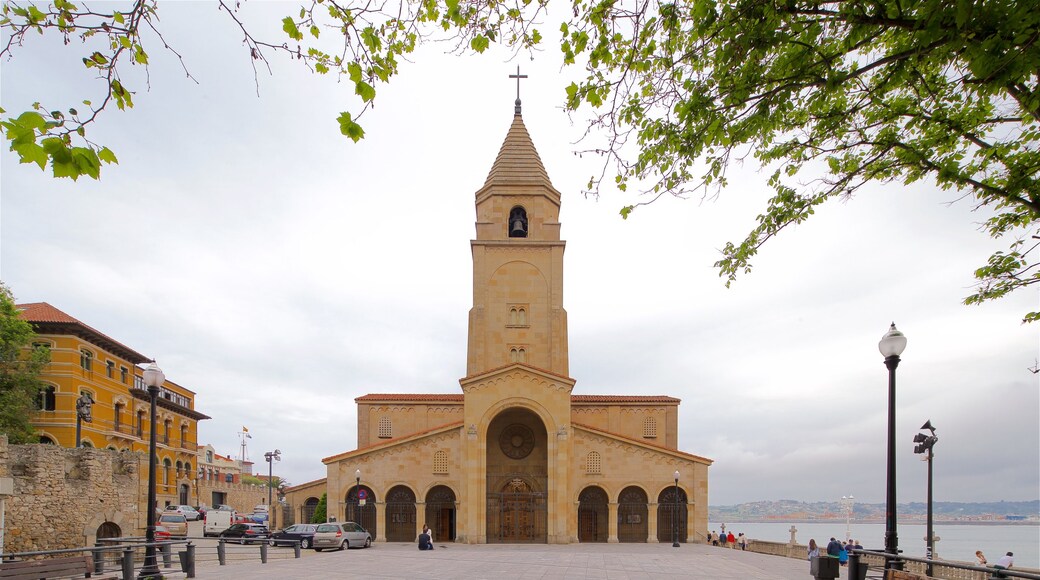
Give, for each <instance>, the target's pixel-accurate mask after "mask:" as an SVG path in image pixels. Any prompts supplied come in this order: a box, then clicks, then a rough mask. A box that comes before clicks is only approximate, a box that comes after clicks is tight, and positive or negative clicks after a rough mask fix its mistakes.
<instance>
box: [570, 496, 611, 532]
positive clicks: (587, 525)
mask: <svg viewBox="0 0 1040 580" xmlns="http://www.w3.org/2000/svg"><path fill="white" fill-rule="evenodd" d="M609 517H610V509H609V508H608V507H607V492H605V491H603V489H601V488H599V487H596V486H592V487H586V488H585V489H583V490H581V495H579V496H578V541H579V542H606V541H607V537H608V536H609V535H610V530H609V528H608V525H609V524H608V522H609V520H608V519H607V518H609Z"/></svg>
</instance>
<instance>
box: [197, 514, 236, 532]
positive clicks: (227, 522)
mask: <svg viewBox="0 0 1040 580" xmlns="http://www.w3.org/2000/svg"><path fill="white" fill-rule="evenodd" d="M233 517H234V512H229V511H225V510H216V509H213V510H209V511H208V512H206V519H205V521H204V522H203V524H202V535H203V536H205V537H207V538H209V537H211V536H219V535H220V532H223V531H224V530H226V529H228V528H230V527H231V525H232V524H234V523H235V522H233V521H231V520H232V518H233Z"/></svg>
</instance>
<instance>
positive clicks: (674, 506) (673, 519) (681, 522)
mask: <svg viewBox="0 0 1040 580" xmlns="http://www.w3.org/2000/svg"><path fill="white" fill-rule="evenodd" d="M686 527H687V526H686V490H684V489H682V488H679V495H678V500H676V495H675V487H674V486H672V487H669V488H666V489H664V490H662V491H661V494H660V495H658V496H657V541H658V542H671V541H679V542H683V543H685V542H686ZM673 528H674V530H675V531H674V534H675V535H672V534H673V531H672V530H673Z"/></svg>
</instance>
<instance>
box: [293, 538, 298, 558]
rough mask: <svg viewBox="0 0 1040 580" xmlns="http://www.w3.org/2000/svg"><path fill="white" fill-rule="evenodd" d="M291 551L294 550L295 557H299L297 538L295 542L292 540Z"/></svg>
mask: <svg viewBox="0 0 1040 580" xmlns="http://www.w3.org/2000/svg"><path fill="white" fill-rule="evenodd" d="M293 551H294V552H296V558H297V559H299V557H300V541H299V540H296V541H295V542H293Z"/></svg>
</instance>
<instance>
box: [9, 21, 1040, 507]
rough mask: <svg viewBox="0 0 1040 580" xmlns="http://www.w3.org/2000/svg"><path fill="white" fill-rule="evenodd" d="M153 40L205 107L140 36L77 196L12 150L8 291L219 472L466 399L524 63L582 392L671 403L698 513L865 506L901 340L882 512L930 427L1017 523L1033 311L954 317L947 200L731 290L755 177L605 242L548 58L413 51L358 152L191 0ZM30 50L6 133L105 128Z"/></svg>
mask: <svg viewBox="0 0 1040 580" xmlns="http://www.w3.org/2000/svg"><path fill="white" fill-rule="evenodd" d="M295 6H297V5H296V4H293V3H255V2H247V3H245V7H244V15H243V17H244V18H246V19H247V21H248V22H250V23H251V26H253V29H254V30H255V31H256V32H257V33H259V34H267V36H268V38H273V37H274V35H275V34H277V31H278V30H279V28H280V25H279V22H278V21H279V20H280V19H281V17H282V16H285V15H289V14H292V13H294V12H295V11H296V9H295V8H294V7H295ZM160 14H161V15H162V26H163V31H164V34H165V37H166V40H167V41H168V42H169V43H170V45H171V46H173V47H174V48H175V49H176V50H177V51H178V52H179V53H180V54H181V55H183V57H184V62H185V65H186V66H187V68H188V69H189V71H190V72H191V74H192V76H193V77H194V78H195V79H197V81H198V84H196V83H195V82H193V81H192V80H190V79H188V78H186V76H185V74H184V71H183V70H182V69H181V64H180V63H179V61H178V60H177V59H176V57H174V55H172V54H171V53H169V52H164V51H163V50H162V48H161V45H160V44H158V43H156V41H155V39H154V38H153V39H151V44H150V49H151V50H150V60H151V63H152V65H151V67H150V69H149V71H148V73H149V76H148V78H147V79H146V78H145V76H144V75H143V73H144V71H143V69H140V68H139V67H138V69H137V70H134V71H130V72H129V74H127V78H126V79H125V81H124V82H125V84H127V85H129V86H130V87H131V88H133V89H134V90H135V91H136V94H135V96H134V102H135V107H134V108H133V109H132V110H128V111H125V112H119V111H117V110H115V109H114V108H113V109H112V110H111V111H110V112H107V113H105V114H104V115H103V117H102V119H101V122H100V124H99V125H97V126H96V127H94V128H92V129H91V133H90V135H91V137H92V138H93V139H94V140H95V141H96V142H98V143H102V144H104V145H107V146H108V147H110V148H111V149H112V150H113V151H114V152H115V153H116V155H117V156H118V157H119V161H120V164H119V165H118V166H107V167H105V169H104V174H103V179H102V180H101V181H99V182H94V181H92V180H89V179H87V178H84V179H81V180H80V181H79V182H78V183H74V182H72V181H70V180H67V179H64V180H55V179H53V178H51V177H49V174H48V173H44V172H41V171H40V170H39V169H38V168H37V167H36V166H28V165H18V163H17V160H16V158H15V157H14V155H13V154H12V153H11V152H9V151H7V146H6V144H5V145H4V146H3V152H2V153H0V162H2V183H0V187H2V198H0V201H2V205H0V210H2V211H0V220H2V221H0V226H2V232H0V236H2V237H0V268H2V269H0V275H2V279H3V281H4V282H5V283H7V284H8V285H9V286H10V288H11V289H12V291H13V292H14V294H15V296H16V298H17V299H18V300H19V301H20V302H37V301H45V302H49V303H50V304H52V305H54V306H55V307H57V308H59V309H61V310H63V311H65V312H67V313H68V314H70V315H72V316H74V317H76V318H77V319H79V320H81V321H83V322H84V323H86V324H89V325H91V326H93V327H94V328H96V329H98V330H100V331H102V332H104V333H106V334H108V335H109V336H111V337H113V338H115V339H116V340H119V341H120V342H122V343H124V344H126V345H127V346H130V347H131V348H133V349H135V350H137V351H139V352H141V353H143V354H145V355H147V356H150V357H154V358H155V359H156V361H157V362H158V364H159V365H160V366H161V367H162V369H163V370H164V371H165V373H166V376H167V377H168V378H169V379H170V380H173V381H175V382H177V383H178V384H180V385H183V386H184V387H186V388H188V389H191V390H193V391H195V392H196V393H197V396H196V399H195V400H196V408H197V409H198V410H199V411H201V412H203V413H206V414H208V415H210V416H212V417H213V418H212V419H211V420H208V421H203V422H200V424H199V442H200V443H202V444H206V443H211V444H213V445H214V446H215V447H216V448H217V450H218V451H219V452H221V453H228V454H232V455H237V453H238V436H237V433H238V432H239V431H240V430H241V428H242V426H247V427H249V430H250V433H251V434H252V435H253V438H252V439H251V440H249V456H250V458H251V459H252V460H253V461H255V462H256V463H257V471H260V472H264V473H266V470H267V466H266V465H263V463H264V458H263V454H264V452H265V451H270V450H273V449H275V448H278V449H280V450H281V451H282V462H281V463H280V464H277V465H276V467H275V473H276V474H279V475H283V476H284V477H286V478H287V479H289V481H290V482H291V483H294V484H295V483H303V482H306V481H310V480H313V479H317V478H320V477H324V475H325V470H324V465H323V464H322V463H321V459H322V458H323V457H327V456H330V455H333V454H336V453H341V452H344V451H349V450H352V449H354V448H355V447H356V439H357V435H356V434H357V429H356V405H355V404H354V398H355V397H358V396H361V395H364V394H366V393H460V392H461V390H460V388H459V383H458V380H459V379H460V378H462V377H463V376H464V374H465V372H466V332H467V313H468V310H469V308H470V306H471V305H472V295H471V292H472V278H471V276H472V272H471V267H472V262H471V256H470V250H469V240H471V239H472V238H473V237H474V236H475V231H474V221H475V215H474V197H473V195H474V193H475V192H476V190H477V189H479V188H480V187H481V185H483V183H484V179H485V178H486V176H487V174H488V171H489V170H490V168H491V163H492V162H493V160H494V158H495V156H496V155H497V153H498V150H499V147H500V146H501V144H502V141H503V140H504V138H505V135H506V131H507V129H508V127H509V125H510V123H511V121H512V114H513V99H514V97H515V94H514V93H515V91H516V85H515V83H514V81H512V80H510V79H509V78H508V75H509V74H510V73H513V72H515V70H516V66H517V64H520V66H521V67H522V72H524V73H525V74H528V75H529V77H530V78H529V79H528V80H526V81H524V84H523V86H522V88H521V91H522V98H523V111H524V113H523V116H524V123H525V125H526V126H527V129H528V131H529V132H530V134H531V137H532V139H533V140H534V143H535V146H536V147H537V149H538V151H539V153H540V155H541V158H542V160H543V162H544V164H545V166H546V169H547V171H548V173H549V176H550V178H551V179H552V181H553V183H554V185H555V186H556V188H557V189H558V190H559V191H560V192H562V194H563V207H562V210H561V214H560V219H561V222H562V224H563V229H562V237H563V239H564V240H566V241H567V251H566V256H565V278H564V280H565V281H564V306H565V308H566V309H567V312H568V321H569V331H570V370H571V375H572V376H573V378H575V379H576V380H577V385H576V386H575V389H574V393H575V394H638V395H648V394H661V395H672V396H675V397H679V398H680V399H682V404H681V405H680V407H679V447H680V449H681V450H683V451H686V452H689V453H693V454H697V455H701V456H705V457H708V458H711V459H712V460H714V462H715V463H714V465H713V466H712V467H711V468H710V470H709V476H710V483H709V489H710V492H709V501H710V503H711V504H712V505H722V504H733V503H738V502H745V501H756V500H770V499H798V500H806V501H835V500H837V499H839V498H840V497H841V496H843V495H850V494H851V495H854V496H855V497H856V498H857V499H858V500H859V501H862V502H872V503H881V502H883V501H884V499H885V465H886V464H885V451H886V439H885V437H886V433H887V431H886V413H887V380H888V379H887V371H886V369H885V367H884V364H883V359H882V357H881V355H880V353H879V352H878V349H877V343H878V340H879V339H880V338H881V336H882V335H883V334H884V333H885V332H886V331H887V330H888V325H889V323H891V322H892V321H895V322H896V324H897V326H898V327H899V329H900V330H902V331H903V332H904V333H905V334H906V336H907V340H908V346H907V348H906V351H905V352H904V354H903V357H902V358H903V362H902V363H901V365H900V366H899V369H898V395H897V407H898V410H897V426H896V430H897V435H898V441H899V442H898V470H897V473H898V486H899V491H898V499H899V501H900V502H905V501H923V500H924V498H925V491H926V486H925V475H926V469H925V465H924V464H923V463H922V462H920V461H919V459H920V456H915V455H914V454H913V447H914V444H913V441H912V439H913V436H914V435H915V434H916V433H917V432H918V428H919V427H920V426H921V425H922V424H923V423H924V422H925V420H928V419H930V420H931V421H932V424H933V425H935V426H936V428H937V434H938V435H939V437H940V441H939V443H938V444H937V447H936V459H935V466H934V468H935V500H936V501H991V500H1000V499H1005V500H1031V499H1037V497H1038V496H1040V459H1038V458H1040V431H1038V428H1037V425H1038V418H1040V402H1038V392H1040V389H1038V380H1037V377H1038V375H1035V374H1033V373H1031V372H1030V371H1029V368H1030V367H1033V366H1034V365H1035V364H1036V360H1037V357H1038V328H1040V327H1037V326H1036V325H1033V326H1023V325H1021V324H1020V320H1021V318H1022V315H1023V314H1025V313H1026V312H1027V311H1030V310H1033V309H1036V308H1037V303H1038V296H1037V291H1036V290H1035V289H1030V290H1027V291H1022V292H1019V293H1017V294H1014V295H1012V296H1010V297H1009V298H1006V299H1004V300H1002V301H999V302H995V303H992V304H987V305H984V306H979V307H967V306H963V305H962V304H961V300H962V299H963V298H964V297H965V296H966V295H968V294H970V293H971V291H972V290H971V287H972V285H973V278H972V272H973V271H974V269H975V268H977V267H979V266H980V265H982V264H983V263H984V262H985V259H986V258H987V257H988V256H989V254H990V253H992V252H993V251H994V250H996V249H999V248H1002V247H1005V246H1004V245H1002V244H1001V243H998V242H995V241H993V240H991V239H989V238H988V237H987V236H986V235H985V234H984V233H982V232H980V231H979V227H978V224H979V222H981V221H983V220H984V219H985V218H986V217H987V214H985V213H981V212H972V211H971V210H972V207H971V205H970V204H969V203H965V202H964V201H961V202H958V203H954V204H952V205H950V202H951V201H953V200H954V199H956V198H957V197H958V195H957V194H956V193H953V192H941V191H938V190H937V189H935V188H933V187H931V186H930V185H927V184H922V185H917V186H914V187H904V186H902V185H896V184H892V185H887V186H872V187H868V188H865V189H864V190H863V191H862V193H860V195H858V196H857V197H856V198H855V199H853V200H851V201H850V202H848V203H831V204H829V205H827V206H825V207H823V208H822V209H821V210H819V211H818V212H817V214H816V215H815V216H813V218H812V219H810V220H809V221H808V222H807V223H805V224H803V225H800V226H798V227H792V228H789V229H788V230H786V231H785V232H784V233H783V234H782V235H781V236H780V237H779V238H778V239H776V240H774V241H771V242H769V244H768V245H767V246H766V247H765V248H764V249H763V250H762V251H761V252H760V254H759V256H758V257H757V258H756V261H755V268H754V271H753V272H752V273H751V274H750V275H747V276H743V277H742V278H740V279H739V280H738V281H737V282H736V283H735V284H734V286H733V287H732V288H730V289H726V288H725V287H724V284H723V282H722V280H721V279H720V278H719V277H718V274H717V271H716V270H715V269H713V267H712V264H713V262H714V261H715V260H716V259H718V257H719V252H718V249H719V248H721V247H722V246H723V245H724V244H725V243H726V242H727V241H739V240H740V239H742V237H743V235H744V234H745V233H746V232H747V231H748V230H749V229H750V228H751V227H752V226H753V225H754V218H755V216H756V215H757V214H758V213H760V212H761V211H762V210H763V209H764V208H765V201H766V200H767V199H768V197H769V191H768V190H767V188H766V186H765V181H766V177H767V175H766V174H764V173H762V172H759V171H756V170H755V169H754V168H752V167H740V166H734V167H731V168H730V178H731V182H732V184H731V186H730V187H729V188H728V189H726V190H725V191H724V192H723V193H722V195H721V196H720V197H719V198H718V199H717V200H714V201H704V202H702V201H701V200H699V199H690V200H675V199H662V200H660V201H659V202H657V203H655V204H653V205H652V206H650V207H647V208H641V209H639V210H638V211H636V212H635V213H634V214H633V216H632V217H631V218H630V219H628V220H627V221H623V220H621V218H620V217H619V215H618V210H619V209H620V208H621V207H622V206H623V205H626V204H629V203H632V202H634V201H638V199H637V198H636V197H634V195H633V194H631V193H629V194H619V193H617V192H613V191H608V192H606V195H604V196H603V197H601V198H599V199H598V200H596V199H589V198H586V197H583V196H582V195H581V191H582V188H583V186H584V184H585V183H586V182H587V181H588V179H589V177H590V176H591V175H592V174H593V173H596V172H598V170H599V167H600V166H599V161H598V160H597V159H595V158H593V157H590V156H582V157H579V156H576V155H574V154H573V151H574V150H575V147H576V146H575V145H574V142H575V141H576V140H577V139H578V138H579V137H580V136H581V135H582V133H583V130H584V126H585V125H584V118H585V117H584V116H583V115H581V114H578V115H575V116H574V117H573V119H569V118H568V116H567V115H566V114H564V113H563V112H562V111H561V109H560V105H561V103H562V101H563V88H564V87H565V86H566V85H567V84H568V83H569V82H570V81H571V80H573V79H576V78H577V75H578V74H579V73H580V70H573V69H565V70H562V71H561V70H560V57H559V56H558V52H557V51H556V50H553V49H552V47H551V44H552V43H551V42H549V43H548V45H547V50H546V51H545V52H543V53H539V54H537V55H536V56H535V58H534V59H533V60H531V59H529V58H528V57H527V56H526V55H525V56H524V57H523V58H520V59H518V60H509V56H510V55H508V54H504V53H501V52H495V51H492V54H488V55H484V56H481V57H455V56H445V55H444V54H443V52H444V50H445V47H444V46H437V45H433V46H429V47H427V48H424V49H423V50H421V51H419V53H418V54H416V55H415V57H414V62H413V63H408V64H405V65H404V66H403V67H402V70H401V74H400V76H399V77H398V78H396V79H395V80H394V82H393V84H392V85H390V86H389V87H382V86H381V87H379V91H380V92H379V95H378V97H377V106H376V109H375V110H374V111H371V112H370V113H369V114H367V115H366V116H365V117H364V118H363V119H362V123H363V125H364V126H365V129H366V131H367V138H366V139H364V140H363V141H362V142H361V143H358V144H354V143H352V142H351V141H350V140H349V139H347V138H345V137H343V136H341V135H340V133H339V129H338V125H337V123H336V121H335V119H336V117H337V116H338V115H339V113H340V112H341V111H344V110H348V109H351V108H353V110H357V101H356V98H355V97H354V96H353V89H352V85H350V84H349V83H338V82H337V80H336V78H335V77H322V76H317V75H311V74H310V73H308V72H307V71H306V70H305V69H304V68H303V66H302V65H300V64H299V63H295V62H286V61H282V60H281V59H279V58H274V64H273V68H274V75H273V76H269V75H268V74H267V73H266V71H264V70H261V74H260V76H259V91H258V88H257V83H256V82H254V79H253V70H252V68H251V65H250V61H249V58H248V55H247V53H246V52H245V49H243V48H242V47H241V45H240V42H239V41H240V40H241V36H240V33H236V31H235V28H234V26H233V23H232V22H231V21H230V19H228V18H227V16H226V15H225V14H223V13H221V12H219V11H218V10H217V9H216V8H215V5H214V4H212V3H208V2H207V3H202V2H197V3H195V2H193V3H187V2H186V3H175V4H174V3H160ZM543 29H544V32H545V35H546V37H547V38H549V39H550V40H551V39H553V38H555V36H556V34H555V32H554V31H555V30H556V27H555V26H552V25H546V26H544V27H543ZM277 38H281V37H277ZM33 43H34V44H32V45H28V46H26V47H25V48H23V49H19V50H16V51H15V58H14V59H13V60H5V61H4V62H3V63H2V78H0V80H2V87H0V88H2V95H0V96H2V106H3V107H4V108H5V109H6V110H7V111H8V112H9V113H10V112H12V111H22V110H25V108H26V107H28V106H29V104H31V103H32V102H33V101H41V102H42V103H43V104H44V106H46V107H48V108H50V109H54V108H61V109H67V108H68V107H70V106H78V105H79V103H80V101H82V100H83V99H93V100H95V101H100V96H99V95H100V93H99V92H98V91H99V90H100V85H99V84H98V83H94V82H90V79H89V75H88V74H86V73H85V72H84V69H83V66H82V63H81V58H82V57H83V56H84V54H85V52H84V50H83V49H82V47H81V46H80V45H79V42H78V41H74V42H72V43H71V44H70V45H69V46H68V47H64V46H62V45H61V43H60V42H51V43H49V44H41V43H39V42H38V39H36V38H34V39H33ZM146 81H147V82H148V83H150V90H148V85H147V84H146ZM258 92H259V96H258V95H257V93H258ZM1033 259H1034V260H1035V259H1036V256H1033ZM996 482H999V484H996Z"/></svg>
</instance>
